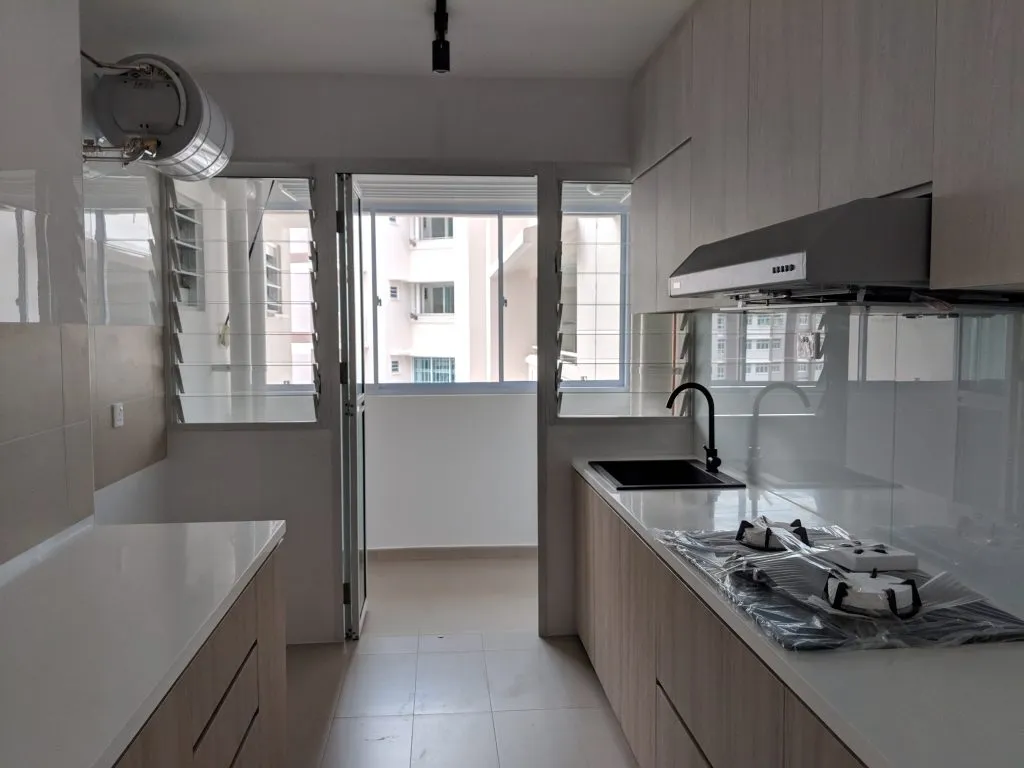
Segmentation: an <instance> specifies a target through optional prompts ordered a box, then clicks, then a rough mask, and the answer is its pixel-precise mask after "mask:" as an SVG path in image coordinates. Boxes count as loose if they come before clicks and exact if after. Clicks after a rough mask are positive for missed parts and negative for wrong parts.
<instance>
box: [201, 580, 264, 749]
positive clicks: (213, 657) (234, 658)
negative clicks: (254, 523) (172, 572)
mask: <svg viewBox="0 0 1024 768" xmlns="http://www.w3.org/2000/svg"><path fill="white" fill-rule="evenodd" d="M255 644H256V585H255V583H250V584H249V585H248V586H247V587H246V588H245V589H244V590H243V591H242V594H241V595H240V596H239V598H238V599H237V600H236V601H235V604H234V605H233V606H232V607H231V610H229V611H228V613H227V615H225V616H224V618H223V619H221V622H220V624H218V625H217V628H216V629H215V630H214V631H213V634H212V635H211V636H210V639H209V640H207V641H206V643H205V644H204V645H203V647H202V648H200V649H199V653H197V654H196V657H195V658H194V659H193V660H192V663H191V664H189V666H188V669H186V670H185V674H184V676H183V680H184V681H185V685H186V686H187V687H188V690H189V699H190V702H191V703H190V708H191V736H192V743H193V744H194V743H196V742H197V741H199V736H200V735H201V734H202V733H203V731H204V730H205V729H206V725H207V723H209V722H210V718H211V717H212V716H213V712H214V710H215V709H216V708H217V705H218V704H219V703H220V701H221V699H223V698H224V692H225V691H227V689H228V686H229V685H230V684H231V681H232V680H233V679H234V677H235V675H236V674H238V670H239V669H240V668H241V666H242V663H243V662H244V661H245V659H246V657H247V656H248V655H249V651H250V650H252V647H253V646H254V645H255Z"/></svg>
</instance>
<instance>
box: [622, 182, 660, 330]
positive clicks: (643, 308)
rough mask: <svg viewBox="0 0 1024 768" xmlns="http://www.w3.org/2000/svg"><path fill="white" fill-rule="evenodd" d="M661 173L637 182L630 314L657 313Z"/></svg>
mask: <svg viewBox="0 0 1024 768" xmlns="http://www.w3.org/2000/svg"><path fill="white" fill-rule="evenodd" d="M659 172H660V169H659V168H654V169H652V170H650V171H648V172H647V173H645V174H644V175H643V176H641V177H640V178H638V179H637V180H636V181H634V182H633V194H632V202H631V206H630V251H629V311H630V313H632V314H634V315H635V314H640V313H643V312H654V311H656V310H657V296H658V294H657V282H658V231H657V230H658V174H659Z"/></svg>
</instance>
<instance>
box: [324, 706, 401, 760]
mask: <svg viewBox="0 0 1024 768" xmlns="http://www.w3.org/2000/svg"><path fill="white" fill-rule="evenodd" d="M411 751H412V717H346V718H340V719H337V720H335V721H334V724H333V725H332V726H331V737H330V739H328V741H327V749H326V750H324V758H323V762H322V763H321V764H320V765H321V768H409V756H410V754H411Z"/></svg>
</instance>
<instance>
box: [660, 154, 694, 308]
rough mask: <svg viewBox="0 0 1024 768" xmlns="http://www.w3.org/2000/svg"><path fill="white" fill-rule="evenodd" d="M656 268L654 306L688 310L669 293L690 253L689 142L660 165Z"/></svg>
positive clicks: (682, 301)
mask: <svg viewBox="0 0 1024 768" xmlns="http://www.w3.org/2000/svg"><path fill="white" fill-rule="evenodd" d="M657 232H658V239H657V267H656V273H655V274H656V279H655V287H656V299H655V306H656V307H657V310H658V311H659V312H666V311H670V310H673V309H686V306H685V300H679V299H672V298H669V295H668V278H669V276H670V275H671V274H672V273H673V272H674V271H675V269H676V267H678V266H679V265H680V264H681V263H682V262H683V261H684V260H685V259H686V257H687V256H689V255H690V145H689V144H686V145H684V146H682V147H680V148H679V149H677V150H676V151H675V152H673V153H672V154H671V155H669V156H668V157H666V158H665V159H664V160H663V161H662V163H661V165H659V166H658V218H657Z"/></svg>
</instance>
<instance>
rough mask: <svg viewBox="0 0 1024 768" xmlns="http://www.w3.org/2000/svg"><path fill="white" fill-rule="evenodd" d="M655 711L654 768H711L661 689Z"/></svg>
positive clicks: (658, 691) (659, 689)
mask: <svg viewBox="0 0 1024 768" xmlns="http://www.w3.org/2000/svg"><path fill="white" fill-rule="evenodd" d="M657 710H658V712H657V731H658V737H657V742H658V746H657V760H656V761H655V766H657V768H711V766H710V765H708V761H707V760H705V759H704V755H703V754H701V751H700V748H699V747H698V746H697V744H696V743H695V742H694V740H693V738H692V737H691V736H690V733H689V731H687V730H686V726H684V725H683V721H682V720H680V719H679V715H677V714H676V712H675V710H674V709H672V705H671V704H670V703H669V701H668V699H667V698H665V692H664V691H663V690H661V688H658V690H657Z"/></svg>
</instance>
